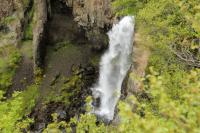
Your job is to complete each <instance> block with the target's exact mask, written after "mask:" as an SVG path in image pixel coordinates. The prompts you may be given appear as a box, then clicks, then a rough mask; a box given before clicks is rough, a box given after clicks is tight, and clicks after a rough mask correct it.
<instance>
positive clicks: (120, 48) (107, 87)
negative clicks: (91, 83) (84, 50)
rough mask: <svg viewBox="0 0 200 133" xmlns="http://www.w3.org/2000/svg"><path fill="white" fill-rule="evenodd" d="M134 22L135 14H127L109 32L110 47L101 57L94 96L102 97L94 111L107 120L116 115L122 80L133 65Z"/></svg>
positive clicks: (96, 97) (93, 89)
mask: <svg viewBox="0 0 200 133" xmlns="http://www.w3.org/2000/svg"><path fill="white" fill-rule="evenodd" d="M134 23H135V22H134V17H133V16H126V17H124V18H123V19H121V21H120V22H119V23H118V24H114V25H113V28H112V29H111V30H110V31H109V32H108V36H109V48H108V50H107V51H106V52H105V54H104V55H103V56H102V58H101V62H100V75H99V80H98V83H97V85H96V86H95V87H94V88H92V92H93V97H94V98H95V99H98V98H99V99H100V105H99V107H97V106H96V107H94V110H93V113H95V114H96V115H97V116H100V117H102V118H104V119H107V120H112V119H113V117H114V111H115V106H116V104H117V102H118V100H119V98H120V95H121V86H122V82H123V80H124V78H125V76H126V74H127V71H128V70H129V68H130V65H131V61H130V59H131V58H130V57H131V52H132V44H133V34H134Z"/></svg>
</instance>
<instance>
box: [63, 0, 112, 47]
mask: <svg viewBox="0 0 200 133" xmlns="http://www.w3.org/2000/svg"><path fill="white" fill-rule="evenodd" d="M65 2H66V4H67V5H68V6H69V7H71V8H72V9H73V16H74V20H75V21H76V22H77V23H78V25H80V26H82V27H83V28H84V29H85V30H86V36H87V37H88V39H89V40H90V41H92V42H95V44H97V45H102V44H106V43H107V42H106V41H107V38H106V36H105V32H107V31H108V29H109V27H110V26H111V25H112V22H113V14H112V10H111V0H65Z"/></svg>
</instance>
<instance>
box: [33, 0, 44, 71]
mask: <svg viewBox="0 0 200 133" xmlns="http://www.w3.org/2000/svg"><path fill="white" fill-rule="evenodd" d="M35 5H36V7H35V8H36V10H35V11H36V20H37V23H36V24H35V26H34V31H33V47H34V48H33V54H34V55H33V58H34V66H35V68H36V67H41V66H42V62H43V59H44V56H45V40H46V39H45V33H46V27H45V26H46V23H47V8H48V7H47V2H46V1H45V0H36V1H35Z"/></svg>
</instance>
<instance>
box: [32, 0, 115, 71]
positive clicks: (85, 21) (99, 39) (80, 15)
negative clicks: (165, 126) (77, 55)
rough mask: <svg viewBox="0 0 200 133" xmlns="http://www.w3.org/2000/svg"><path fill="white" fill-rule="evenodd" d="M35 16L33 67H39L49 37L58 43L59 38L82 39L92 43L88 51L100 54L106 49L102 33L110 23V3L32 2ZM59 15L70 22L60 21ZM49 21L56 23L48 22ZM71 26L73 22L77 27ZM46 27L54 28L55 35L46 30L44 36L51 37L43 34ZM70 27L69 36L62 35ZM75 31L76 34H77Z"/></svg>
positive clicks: (106, 0) (105, 0)
mask: <svg viewBox="0 0 200 133" xmlns="http://www.w3.org/2000/svg"><path fill="white" fill-rule="evenodd" d="M60 3H62V4H60ZM36 14H37V16H36V20H37V24H36V25H35V28H34V29H35V30H34V39H33V40H34V41H33V45H34V60H35V66H36V67H37V66H39V67H40V66H41V64H42V63H41V62H42V58H43V57H42V56H43V55H42V53H45V51H44V49H45V45H46V43H47V42H45V41H48V38H53V40H54V41H55V42H56V41H58V40H62V39H63V37H65V39H66V38H69V40H73V39H74V40H75V39H77V38H81V37H86V38H87V39H88V40H89V41H90V42H91V43H92V44H93V46H92V50H95V51H102V50H103V49H105V48H106V47H107V44H108V38H107V35H106V32H107V31H108V30H109V28H110V27H111V25H112V22H113V15H112V11H111V1H110V0H103V1H102V0H81V1H80V0H60V1H54V0H47V1H44V0H43V1H41V0H36ZM59 14H66V15H68V16H71V20H69V21H68V22H66V21H64V19H65V18H62V17H60V16H59ZM52 19H54V20H57V21H52ZM72 21H73V22H72ZM49 22H50V23H49ZM62 22H66V23H62ZM72 23H76V24H77V26H78V27H76V26H75V25H72ZM46 24H48V25H55V26H52V28H55V29H56V30H57V31H58V32H57V33H58V34H57V33H55V32H52V31H53V30H54V29H47V30H48V31H49V32H48V33H51V34H48V35H46V31H47V30H46V27H45V26H46ZM65 24H66V26H65V27H64V28H63V26H60V28H59V26H58V25H65ZM70 24H71V25H70ZM56 25H57V26H56ZM47 27H48V26H47ZM70 28H71V30H72V31H71V34H69V33H66V32H65V31H66V30H68V29H70ZM61 32H62V33H63V34H62V35H60V34H59V33H61ZM78 32H79V33H80V34H77V33H78ZM65 33H66V34H65ZM74 36H76V37H74ZM45 37H46V38H45ZM51 40H52V39H51ZM50 43H54V42H48V44H50Z"/></svg>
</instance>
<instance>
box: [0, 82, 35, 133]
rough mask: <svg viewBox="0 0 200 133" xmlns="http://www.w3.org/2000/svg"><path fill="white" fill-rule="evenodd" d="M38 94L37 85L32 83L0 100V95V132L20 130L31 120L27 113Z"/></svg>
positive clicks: (9, 132) (6, 132)
mask: <svg viewBox="0 0 200 133" xmlns="http://www.w3.org/2000/svg"><path fill="white" fill-rule="evenodd" d="M37 96H38V86H37V85H32V86H29V87H28V88H27V90H25V91H24V92H15V93H14V94H13V96H12V98H10V99H7V100H5V101H1V100H2V99H4V97H2V95H1V97H0V118H1V119H0V123H1V124H0V132H2V133H13V132H16V133H17V132H22V131H23V130H26V128H28V126H29V124H30V123H32V122H33V120H31V119H30V118H28V114H29V113H30V112H31V110H32V108H33V107H34V106H35V102H36V101H35V100H36V98H37Z"/></svg>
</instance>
